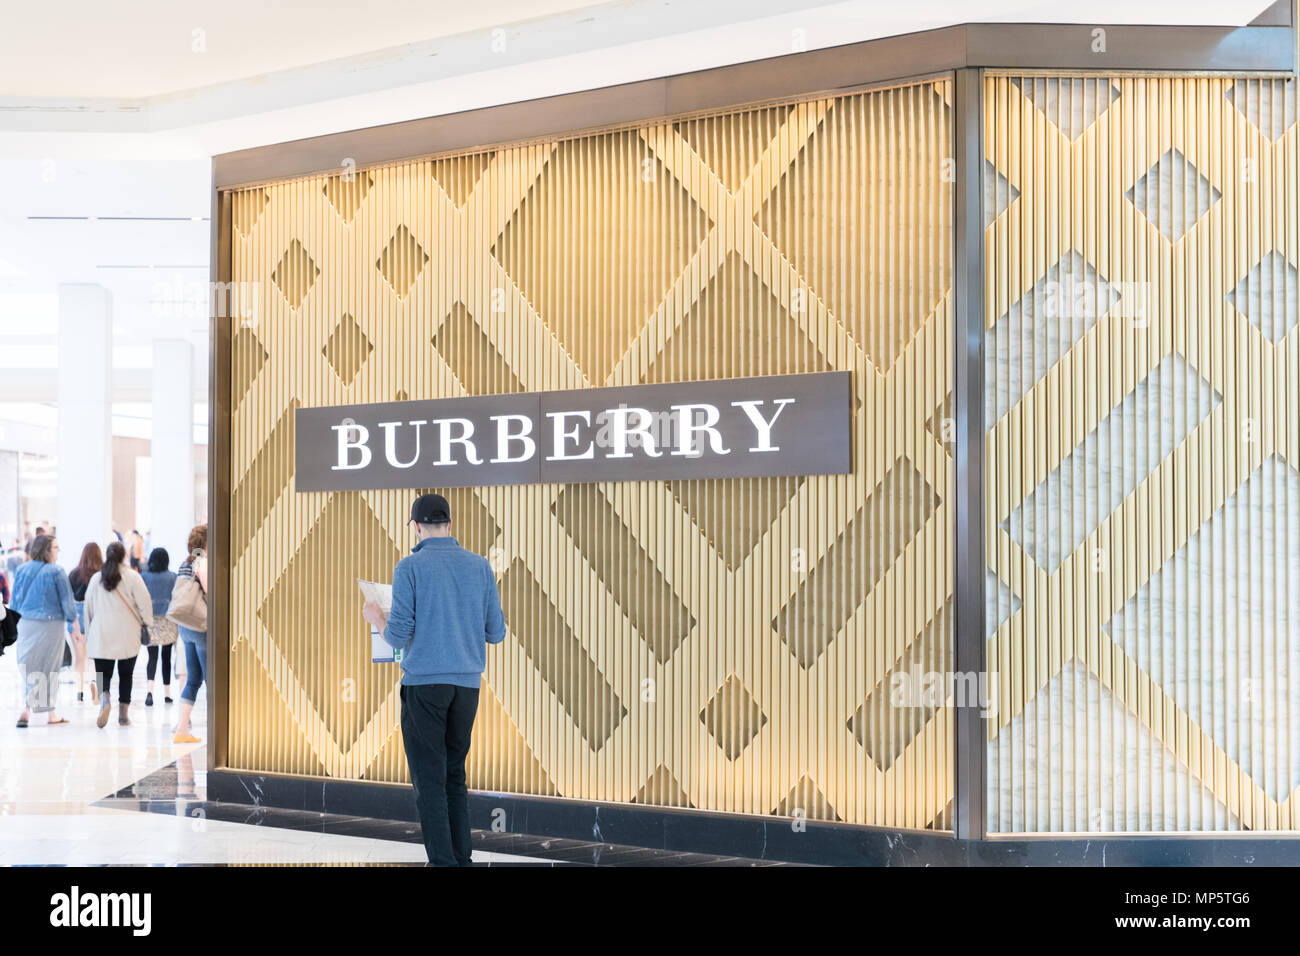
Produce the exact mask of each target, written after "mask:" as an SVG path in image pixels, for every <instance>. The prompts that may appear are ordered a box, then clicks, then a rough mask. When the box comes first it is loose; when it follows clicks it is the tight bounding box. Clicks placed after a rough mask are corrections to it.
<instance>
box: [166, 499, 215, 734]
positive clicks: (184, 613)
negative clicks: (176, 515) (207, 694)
mask: <svg viewBox="0 0 1300 956" xmlns="http://www.w3.org/2000/svg"><path fill="white" fill-rule="evenodd" d="M186 547H188V548H189V552H190V554H189V557H188V558H186V559H185V561H184V562H182V564H181V566H180V567H179V568H178V569H177V571H176V587H175V589H174V590H173V591H172V603H171V606H170V607H169V608H168V609H167V616H168V617H169V618H170V619H171V620H173V621H175V622H176V624H177V628H176V630H177V633H178V634H179V635H180V639H181V643H182V644H184V645H185V672H186V674H187V675H189V676H188V678H187V679H186V681H185V689H184V690H182V691H181V712H180V719H179V720H178V721H177V723H176V736H175V737H173V738H172V741H173V743H178V744H197V743H198V742H199V738H198V737H195V736H194V734H193V732H192V728H191V727H190V714H191V713H192V712H193V710H194V701H195V700H196V699H197V698H198V696H199V688H201V687H202V686H203V676H204V670H205V669H206V667H207V663H208V624H207V620H208V603H207V593H208V558H207V548H208V526H207V525H206V524H201V525H196V526H195V527H194V529H193V530H192V531H190V537H189V541H188V542H187V543H186Z"/></svg>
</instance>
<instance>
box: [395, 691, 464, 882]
mask: <svg viewBox="0 0 1300 956" xmlns="http://www.w3.org/2000/svg"><path fill="white" fill-rule="evenodd" d="M401 697H402V742H403V743H404V744H405V746H406V763H407V765H408V766H409V767H410V769H411V782H412V783H413V784H414V785H415V806H416V809H417V810H419V813H420V828H421V830H422V831H423V832H424V849H425V852H426V853H428V854H429V862H430V863H432V864H433V865H434V866H469V865H470V842H469V790H468V788H467V787H466V786H465V757H466V756H467V755H468V754H469V741H470V731H471V730H472V729H473V727H474V716H475V714H477V713H478V688H477V687H475V688H473V689H471V688H469V687H458V686H456V685H455V684H413V685H411V686H409V687H407V686H405V685H403V686H402V689H401Z"/></svg>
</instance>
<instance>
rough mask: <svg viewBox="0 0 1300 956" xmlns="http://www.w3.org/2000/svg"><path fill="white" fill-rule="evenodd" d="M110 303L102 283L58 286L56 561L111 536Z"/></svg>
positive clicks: (72, 558) (71, 561) (66, 561)
mask: <svg viewBox="0 0 1300 956" xmlns="http://www.w3.org/2000/svg"><path fill="white" fill-rule="evenodd" d="M112 370H113V302H112V297H111V296H110V295H109V292H108V290H107V289H105V288H104V287H103V286H99V285H82V284H63V285H60V286H59V372H58V399H59V403H58V412H59V435H58V443H57V445H58V456H59V460H58V469H59V478H58V508H59V511H58V514H57V515H55V516H54V521H55V526H56V528H57V530H58V536H59V548H60V553H59V563H60V564H62V565H63V566H64V567H66V568H71V567H73V566H75V565H76V563H77V561H78V560H79V559H80V558H81V549H82V547H83V546H84V545H85V544H86V543H87V542H89V541H95V542H98V544H99V545H100V547H103V546H104V545H105V544H107V543H108V541H109V539H110V537H111V535H112V530H113V528H112V521H113V518H112V515H113V429H112V406H111V404H110V392H109V390H110V388H111V387H112V375H113V371H112Z"/></svg>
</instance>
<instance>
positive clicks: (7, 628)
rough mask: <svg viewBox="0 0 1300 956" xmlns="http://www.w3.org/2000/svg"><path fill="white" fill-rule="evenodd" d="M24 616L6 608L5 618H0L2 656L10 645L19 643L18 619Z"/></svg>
mask: <svg viewBox="0 0 1300 956" xmlns="http://www.w3.org/2000/svg"><path fill="white" fill-rule="evenodd" d="M21 617H22V615H21V614H19V613H18V612H17V611H15V610H14V609H13V608H11V607H7V608H5V614H4V617H2V618H0V654H3V653H4V652H5V648H6V647H8V646H9V645H10V644H16V643H17V642H18V619H19V618H21Z"/></svg>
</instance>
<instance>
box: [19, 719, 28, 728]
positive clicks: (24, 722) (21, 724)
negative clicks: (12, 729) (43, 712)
mask: <svg viewBox="0 0 1300 956" xmlns="http://www.w3.org/2000/svg"><path fill="white" fill-rule="evenodd" d="M18 726H19V727H26V726H27V718H26V717H19V718H18Z"/></svg>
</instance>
